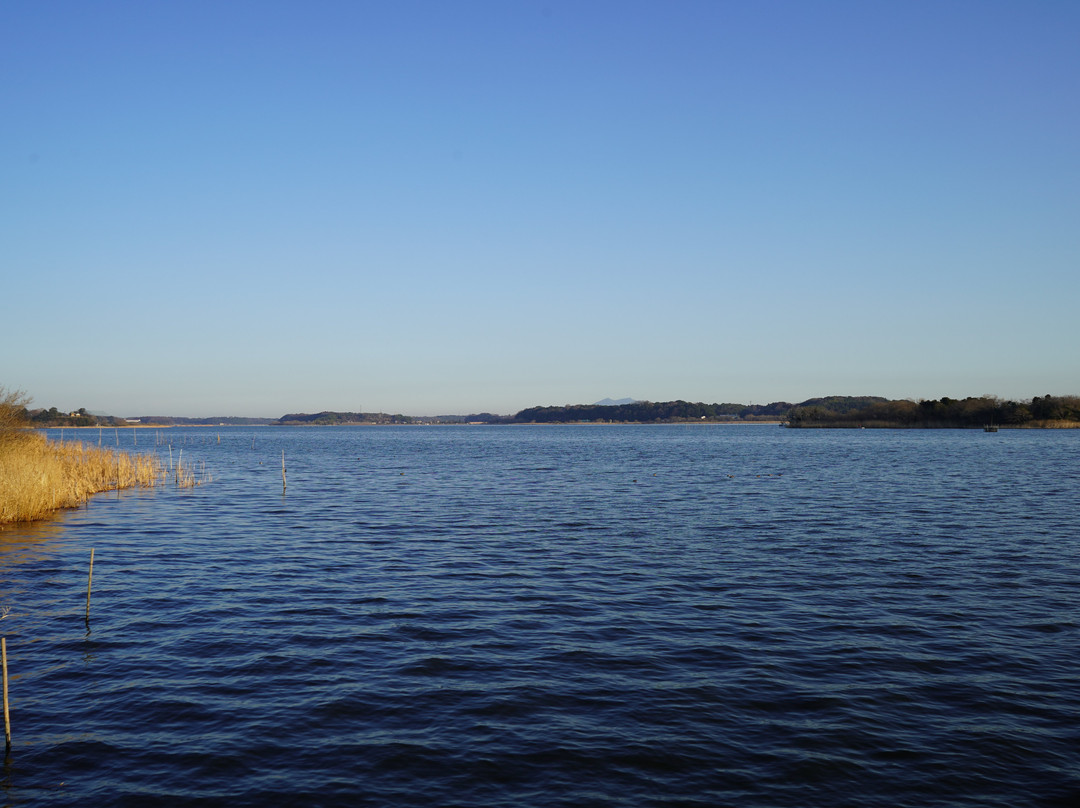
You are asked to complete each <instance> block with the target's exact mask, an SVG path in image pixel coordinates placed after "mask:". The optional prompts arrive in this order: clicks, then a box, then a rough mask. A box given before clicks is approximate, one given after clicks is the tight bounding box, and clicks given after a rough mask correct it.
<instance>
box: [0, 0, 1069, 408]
mask: <svg viewBox="0 0 1080 808" xmlns="http://www.w3.org/2000/svg"><path fill="white" fill-rule="evenodd" d="M1078 43H1080V3H1077V2H1075V1H1074V0H1063V1H1062V2H1053V1H1048V2H1036V3H1032V2H1027V1H1026V0H1025V2H996V1H995V0H976V1H975V2H948V0H946V1H945V2H930V1H929V0H927V1H926V2H922V1H921V0H916V2H906V1H905V2H900V1H899V0H898V1H897V2H865V1H864V0H856V1H855V2H829V1H828V0H822V1H821V2H803V1H802V0H799V1H798V2H783V1H782V0H760V2H757V1H750V2H747V1H745V0H738V2H736V1H735V0H730V1H728V0H708V1H707V2H695V1H694V0H677V1H676V2H659V1H657V2H636V1H635V0H617V1H614V2H606V1H605V0H573V1H572V2H571V1H570V0H556V1H555V2H527V1H525V0H523V1H522V2H506V1H505V0H493V2H471V1H469V0H461V1H460V2H458V1H455V0H450V1H447V0H438V1H437V2H411V1H410V0H401V1H398V0H395V2H384V1H383V0H378V2H360V1H359V0H348V1H347V2H345V1H343V2H336V1H332V0H323V1H322V2H300V1H299V0H296V2H273V0H258V1H257V2H242V1H239V0H230V2H218V0H213V1H212V2H202V1H200V0H184V1H183V2H179V0H177V1H176V2H153V3H149V2H142V1H141V0H139V2H93V3H86V2H81V1H80V2H64V1H63V0H60V1H57V2H44V3H39V2H32V0H8V2H4V3H2V4H0V316H2V318H3V328H2V331H0V385H3V386H5V387H7V388H8V389H21V390H24V391H26V392H27V393H28V394H29V395H30V396H32V397H33V399H34V403H35V404H36V405H38V406H46V407H47V406H57V407H59V408H61V409H75V408H78V407H86V408H87V409H88V410H90V411H91V412H103V413H109V414H113V415H128V416H133V415H146V414H169V415H189V416H212V415H251V416H274V417H276V416H278V415H281V414H284V413H286V412H316V411H320V410H324V409H330V410H353V411H355V410H361V409H362V410H364V411H380V410H381V411H387V412H400V413H405V414H446V413H468V412H478V411H490V412H498V413H512V412H516V411H517V410H519V409H522V408H524V407H528V406H533V405H543V404H566V403H591V402H593V401H597V400H599V399H602V398H604V397H607V396H610V397H612V398H620V397H624V396H631V397H634V398H639V399H650V400H653V401H665V400H670V399H677V398H681V399H686V400H693V401H706V402H725V401H732V402H741V403H751V402H752V403H765V402H768V401H776V400H786V401H800V400H803V399H806V398H809V397H811V396H818V395H883V396H888V397H891V398H906V397H910V398H939V397H941V396H943V395H948V396H953V397H963V396H968V395H982V394H984V393H991V394H996V395H1001V396H1003V397H1006V398H1029V397H1031V396H1033V395H1042V394H1044V393H1053V394H1077V393H1080V326H1078V315H1077V312H1078V311H1080V45H1078Z"/></svg>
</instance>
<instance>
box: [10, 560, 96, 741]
mask: <svg viewBox="0 0 1080 808" xmlns="http://www.w3.org/2000/svg"><path fill="white" fill-rule="evenodd" d="M93 585H94V548H93V547H91V548H90V575H89V576H88V577H87V579H86V625H87V627H89V626H90V589H91V587H93ZM0 669H2V670H3V680H4V751H5V753H7V752H10V751H11V709H10V707H9V702H8V669H7V637H0Z"/></svg>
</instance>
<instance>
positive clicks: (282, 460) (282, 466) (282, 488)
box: [281, 449, 285, 494]
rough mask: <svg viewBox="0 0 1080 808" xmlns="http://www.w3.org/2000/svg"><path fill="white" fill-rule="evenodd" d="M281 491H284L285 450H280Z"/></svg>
mask: <svg viewBox="0 0 1080 808" xmlns="http://www.w3.org/2000/svg"><path fill="white" fill-rule="evenodd" d="M281 493H283V494H284V493H285V450H284V449H282V450H281Z"/></svg>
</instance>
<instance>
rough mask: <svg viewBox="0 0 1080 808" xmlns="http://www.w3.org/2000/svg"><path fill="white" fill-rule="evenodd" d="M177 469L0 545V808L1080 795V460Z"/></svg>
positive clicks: (338, 432)
mask: <svg viewBox="0 0 1080 808" xmlns="http://www.w3.org/2000/svg"><path fill="white" fill-rule="evenodd" d="M219 436H220V442H219ZM66 437H67V439H70V437H71V431H70V430H68V432H67V435H66ZM88 437H89V436H88ZM93 438H94V442H96V439H97V433H94V435H93ZM120 440H121V443H123V444H126V443H128V442H130V441H131V440H132V437H131V435H130V434H128V433H121V435H120ZM157 441H168V442H171V444H172V447H171V449H172V452H173V453H174V455H176V454H178V453H179V451H180V450H181V449H182V450H183V452H184V459H185V460H192V461H200V462H202V461H205V464H206V469H207V472H208V473H209V474H212V475H213V478H214V479H213V481H212V482H210V483H208V484H206V485H204V486H202V487H200V488H195V489H188V490H179V489H176V488H170V487H165V488H161V489H156V490H153V491H143V492H125V493H122V494H121V495H119V496H117V495H116V494H115V493H114V494H112V495H103V496H100V497H98V498H96V499H94V500H92V501H91V503H90V504H89V506H88V507H87V508H85V509H80V510H78V511H71V512H68V513H65V514H63V515H62V516H60V517H58V518H57V519H56V520H54V521H53V522H50V523H48V524H44V525H36V526H33V527H25V526H24V527H15V528H7V529H5V530H3V531H2V532H0V606H2V607H3V608H4V609H5V610H8V611H7V615H6V617H4V618H3V620H2V621H0V629H2V630H3V633H4V636H5V637H6V638H7V650H8V668H9V672H10V674H11V685H10V692H11V720H12V732H13V747H12V750H11V753H10V754H9V755H8V757H7V759H6V761H5V764H4V769H3V775H2V782H0V786H2V791H0V793H2V794H3V798H4V800H5V804H7V805H35V806H36V805H56V806H60V805H65V806H66V805H74V804H82V805H133V806H136V805H137V806H143V805H181V804H199V805H230V806H246V805H247V806H256V805H313V806H318V805H357V806H413V805H416V806H421V805H423V806H521V805H528V806H605V805H612V806H614V805H618V806H676V805H678V806H684V805H685V806H693V805H700V806H718V805H733V806H806V805H828V806H881V805H891V806H920V807H922V806H965V805H968V806H1010V808H1012V807H1013V806H1021V805H1061V806H1065V805H1072V804H1074V802H1075V801H1076V800H1077V798H1078V797H1080V674H1078V664H1080V663H1078V661H1077V660H1078V659H1080V652H1078V648H1080V633H1078V629H1077V627H1078V617H1080V607H1078V597H1080V553H1078V549H1080V548H1078V536H1080V501H1078V500H1080V496H1078V494H1080V480H1078V468H1080V467H1078V462H1080V433H1078V432H1065V431H1045V432H1044V431H1035V430H1031V431H1002V432H999V433H997V434H986V433H982V432H974V431H952V430H942V431H873V430H858V431H801V430H784V429H777V428H775V427H766V426H760V427H759V426H755V427H740V426H657V427H647V426H640V427H627V426H591V427H590V426H583V427H386V428H383V427H367V428H307V429H304V428H270V427H267V428H259V429H238V428H222V429H221V430H215V429H170V430H162V431H161V432H160V433H153V432H151V431H150V430H141V431H140V432H139V444H140V445H139V449H140V450H142V451H145V450H153V451H157V452H158V453H159V454H161V455H162V456H163V457H164V458H165V460H166V462H168V452H169V447H168V446H167V445H166V444H164V443H161V444H159V445H157ZM148 443H149V444H156V445H152V446H147V444H148ZM282 451H284V453H285V460H286V464H287V475H288V477H287V478H288V489H287V491H286V492H285V493H284V494H283V493H282V486H281V453H282ZM90 548H94V550H95V557H94V585H93V592H92V599H91V614H90V620H89V626H87V624H86V622H85V620H84V618H85V609H86V584H87V566H88V563H89V557H90Z"/></svg>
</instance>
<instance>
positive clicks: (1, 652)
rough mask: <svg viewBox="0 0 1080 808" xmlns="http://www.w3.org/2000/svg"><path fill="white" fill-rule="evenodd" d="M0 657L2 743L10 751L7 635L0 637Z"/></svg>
mask: <svg viewBox="0 0 1080 808" xmlns="http://www.w3.org/2000/svg"><path fill="white" fill-rule="evenodd" d="M0 657H2V658H3V666H4V744H5V747H4V748H5V749H6V750H7V751H8V752H10V751H11V713H10V712H9V711H8V675H7V637H0Z"/></svg>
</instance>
